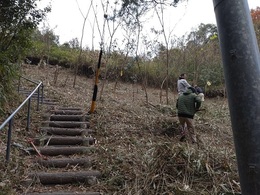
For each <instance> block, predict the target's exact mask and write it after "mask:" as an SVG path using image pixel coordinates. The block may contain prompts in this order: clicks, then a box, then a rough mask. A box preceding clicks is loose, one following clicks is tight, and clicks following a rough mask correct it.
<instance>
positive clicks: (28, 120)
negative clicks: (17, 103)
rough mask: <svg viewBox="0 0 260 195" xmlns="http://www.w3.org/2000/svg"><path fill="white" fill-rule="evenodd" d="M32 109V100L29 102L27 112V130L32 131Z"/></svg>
mask: <svg viewBox="0 0 260 195" xmlns="http://www.w3.org/2000/svg"><path fill="white" fill-rule="evenodd" d="M30 108H31V98H29V100H28V112H27V125H26V130H29V129H30V110H31V109H30Z"/></svg>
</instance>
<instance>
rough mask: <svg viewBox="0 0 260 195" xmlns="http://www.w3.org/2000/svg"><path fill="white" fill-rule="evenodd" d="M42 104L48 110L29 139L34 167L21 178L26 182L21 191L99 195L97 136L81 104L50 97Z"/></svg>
mask: <svg viewBox="0 0 260 195" xmlns="http://www.w3.org/2000/svg"><path fill="white" fill-rule="evenodd" d="M43 104H45V105H47V107H48V109H47V110H48V112H47V113H45V114H44V116H43V120H44V121H43V122H42V125H41V127H40V129H39V136H37V137H35V138H33V139H31V140H30V144H31V146H32V147H31V149H30V153H31V155H32V156H33V159H32V163H33V164H34V166H33V167H34V169H33V171H31V173H29V174H28V176H27V179H26V181H23V182H22V183H23V184H24V185H26V186H28V187H27V192H26V193H24V194H27V195H74V194H75V195H79V194H81V195H83V194H84V195H101V193H100V192H96V191H97V190H93V189H95V188H93V186H94V185H95V184H96V183H97V182H98V179H99V178H100V177H101V172H100V171H98V170H95V168H94V167H93V166H92V162H93V159H95V157H94V154H95V150H96V148H95V141H96V140H95V138H93V137H92V134H94V131H93V130H91V129H89V127H90V126H89V118H90V116H89V115H88V114H87V113H84V112H83V111H82V109H81V108H74V107H59V106H57V104H58V102H56V101H53V100H51V99H48V100H47V101H46V100H44V101H43ZM35 185H37V187H32V186H35ZM57 186H58V187H57ZM71 186H72V187H71ZM82 186H84V188H82Z"/></svg>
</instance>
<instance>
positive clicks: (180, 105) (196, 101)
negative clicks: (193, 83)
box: [176, 89, 201, 119]
mask: <svg viewBox="0 0 260 195" xmlns="http://www.w3.org/2000/svg"><path fill="white" fill-rule="evenodd" d="M200 106H201V99H200V98H199V97H198V96H197V95H196V94H195V93H192V90H191V89H188V90H187V91H186V92H184V93H183V94H182V95H180V96H179V98H178V99H177V103H176V108H177V109H178V116H180V117H187V118H192V119H193V117H194V115H195V113H196V111H197V110H198V109H199V108H200Z"/></svg>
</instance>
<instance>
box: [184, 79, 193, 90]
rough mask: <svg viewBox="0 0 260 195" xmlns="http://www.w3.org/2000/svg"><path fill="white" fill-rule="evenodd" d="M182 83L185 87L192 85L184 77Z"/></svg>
mask: <svg viewBox="0 0 260 195" xmlns="http://www.w3.org/2000/svg"><path fill="white" fill-rule="evenodd" d="M182 84H183V85H184V86H185V87H187V88H188V87H191V85H190V84H189V83H188V82H187V80H185V79H183V81H182Z"/></svg>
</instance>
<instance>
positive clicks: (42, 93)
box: [42, 84, 43, 104]
mask: <svg viewBox="0 0 260 195" xmlns="http://www.w3.org/2000/svg"><path fill="white" fill-rule="evenodd" d="M42 104H43V84H42Z"/></svg>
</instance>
